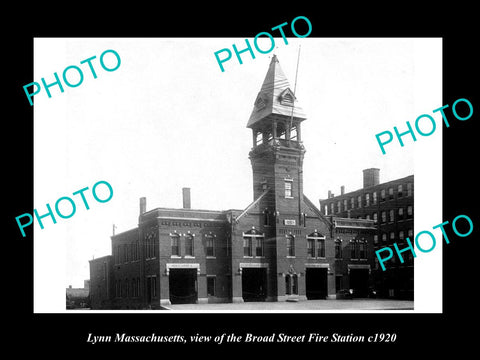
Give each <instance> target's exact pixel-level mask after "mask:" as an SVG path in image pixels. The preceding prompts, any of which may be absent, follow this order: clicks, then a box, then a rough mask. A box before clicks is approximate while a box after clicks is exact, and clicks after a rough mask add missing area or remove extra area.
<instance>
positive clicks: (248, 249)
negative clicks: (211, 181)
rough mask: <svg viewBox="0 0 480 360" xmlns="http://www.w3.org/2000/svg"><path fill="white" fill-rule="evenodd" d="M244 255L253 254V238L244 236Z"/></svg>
mask: <svg viewBox="0 0 480 360" xmlns="http://www.w3.org/2000/svg"><path fill="white" fill-rule="evenodd" d="M243 256H252V238H251V237H244V238H243Z"/></svg>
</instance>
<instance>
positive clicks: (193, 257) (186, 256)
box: [184, 255, 195, 259]
mask: <svg viewBox="0 0 480 360" xmlns="http://www.w3.org/2000/svg"><path fill="white" fill-rule="evenodd" d="M184 257H185V259H195V256H192V255H185V256H184Z"/></svg>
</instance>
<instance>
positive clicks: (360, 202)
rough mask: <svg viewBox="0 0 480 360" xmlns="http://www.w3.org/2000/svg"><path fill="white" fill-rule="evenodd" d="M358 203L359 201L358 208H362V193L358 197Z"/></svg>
mask: <svg viewBox="0 0 480 360" xmlns="http://www.w3.org/2000/svg"><path fill="white" fill-rule="evenodd" d="M357 203H358V208H359V209H360V208H361V207H362V195H359V196H358V197H357Z"/></svg>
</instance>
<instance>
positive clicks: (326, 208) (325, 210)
mask: <svg viewBox="0 0 480 360" xmlns="http://www.w3.org/2000/svg"><path fill="white" fill-rule="evenodd" d="M323 209H324V210H323V211H324V212H325V215H329V213H328V205H325V206H324V207H323Z"/></svg>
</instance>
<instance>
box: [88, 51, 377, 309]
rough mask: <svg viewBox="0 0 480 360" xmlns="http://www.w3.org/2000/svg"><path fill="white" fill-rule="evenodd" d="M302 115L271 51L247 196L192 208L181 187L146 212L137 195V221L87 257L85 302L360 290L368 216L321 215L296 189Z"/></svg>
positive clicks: (119, 304)
mask: <svg viewBox="0 0 480 360" xmlns="http://www.w3.org/2000/svg"><path fill="white" fill-rule="evenodd" d="M304 120H306V116H305V114H304V113H303V110H302V109H301V107H300V106H299V104H298V101H297V99H296V97H295V95H294V93H293V91H292V90H291V88H290V85H289V82H288V80H287V79H286V77H285V75H284V73H283V71H282V69H281V68H280V65H279V62H278V59H277V57H276V56H273V58H272V60H271V63H270V65H269V68H268V71H267V74H266V76H265V80H264V82H263V85H262V87H261V89H260V92H259V93H258V95H257V97H256V100H255V102H254V108H253V111H252V113H251V116H250V119H249V120H248V123H247V127H248V128H250V129H251V130H252V135H253V136H252V148H251V151H250V153H249V158H250V160H251V164H252V171H253V201H252V202H251V203H250V205H248V206H247V207H246V208H245V209H240V210H232V209H230V210H224V211H211V210H195V209H191V202H190V189H189V188H184V189H183V207H182V208H179V209H172V208H156V209H153V210H149V211H146V199H145V198H141V199H140V214H139V218H138V226H137V227H136V228H134V229H131V230H128V231H125V232H123V233H120V234H116V235H113V236H112V237H111V241H112V255H108V256H104V257H101V258H97V259H94V260H91V261H90V296H91V306H92V308H93V309H101V308H103V309H142V308H159V307H160V306H161V305H165V304H170V303H201V302H242V301H285V300H288V299H291V298H294V299H298V300H308V299H319V298H336V297H337V295H339V294H340V293H341V291H342V290H344V289H352V290H353V292H354V294H356V295H357V296H367V295H368V290H369V287H370V286H372V283H373V280H372V275H371V270H372V268H373V266H374V248H373V235H374V233H376V228H375V226H374V221H373V220H367V219H354V218H345V217H336V216H325V215H324V214H322V212H321V211H320V210H319V209H318V208H317V207H316V206H315V205H314V204H313V203H312V202H311V201H310V200H309V199H308V198H307V197H306V196H305V195H304V194H303V169H302V168H303V158H304V154H305V148H304V145H303V143H302V137H301V124H302V122H303V121H304Z"/></svg>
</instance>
